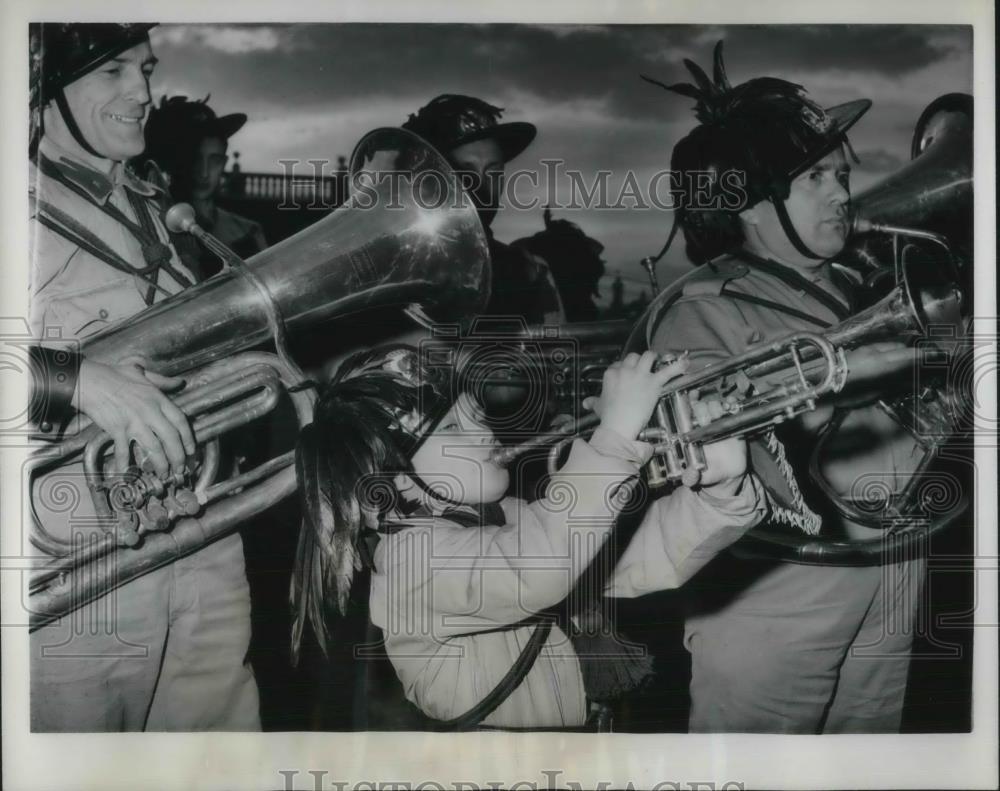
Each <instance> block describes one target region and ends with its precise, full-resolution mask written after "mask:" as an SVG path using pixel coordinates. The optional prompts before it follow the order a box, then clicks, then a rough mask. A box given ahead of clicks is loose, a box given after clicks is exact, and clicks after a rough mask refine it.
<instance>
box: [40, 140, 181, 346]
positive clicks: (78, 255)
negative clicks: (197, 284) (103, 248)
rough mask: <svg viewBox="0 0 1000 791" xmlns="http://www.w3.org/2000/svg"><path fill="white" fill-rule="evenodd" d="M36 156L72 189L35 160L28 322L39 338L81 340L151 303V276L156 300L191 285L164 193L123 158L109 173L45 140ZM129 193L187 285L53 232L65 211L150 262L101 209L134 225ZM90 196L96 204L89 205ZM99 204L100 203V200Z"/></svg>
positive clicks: (130, 256) (117, 248)
mask: <svg viewBox="0 0 1000 791" xmlns="http://www.w3.org/2000/svg"><path fill="white" fill-rule="evenodd" d="M39 154H40V155H41V156H44V157H46V158H47V160H48V161H49V162H50V163H51V165H52V166H54V167H55V168H57V169H58V170H59V172H60V173H61V174H62V175H63V177H64V178H65V179H67V180H68V181H69V182H70V183H71V184H72V185H74V186H75V187H76V189H77V190H79V191H82V192H83V193H85V194H86V195H87V196H89V199H87V198H84V197H82V196H81V194H80V193H79V192H77V191H74V189H72V188H70V187H67V186H66V185H65V184H63V183H60V181H58V180H56V179H54V178H52V177H51V176H50V175H49V174H48V173H47V172H45V171H43V170H42V169H40V168H38V167H36V166H35V165H34V164H32V165H31V166H30V170H29V199H30V204H29V206H30V209H29V246H30V251H31V277H30V308H29V315H30V325H31V329H32V333H33V334H34V335H35V337H38V338H42V339H45V340H46V342H52V340H53V336H54V335H58V336H60V337H61V338H63V339H83V338H86V337H88V336H90V335H93V334H94V333H96V332H98V331H100V330H102V329H104V328H105V327H108V326H110V325H112V324H114V323H116V322H118V321H121V320H123V319H127V318H129V317H131V316H133V315H135V314H136V313H138V312H139V311H141V310H143V309H144V308H145V307H147V304H146V295H147V294H148V293H149V291H150V281H151V280H152V281H153V282H154V283H155V287H154V288H153V289H152V291H153V294H152V300H153V301H154V302H158V301H160V300H162V299H165V298H166V297H167V296H169V295H171V294H174V293H176V292H178V291H180V290H181V289H182V288H184V287H185V286H187V285H189V284H190V283H193V282H194V277H193V276H192V273H191V271H190V270H189V269H188V268H187V267H186V266H185V265H184V264H183V263H182V262H181V259H180V258H179V257H178V255H177V252H176V250H174V248H173V247H172V245H171V244H170V237H169V234H168V233H167V231H166V228H165V227H164V226H163V222H162V219H161V217H160V210H159V206H160V204H159V201H160V200H161V199H162V197H163V195H162V193H161V192H160V191H159V190H158V189H157V188H156V187H154V186H153V185H151V184H149V183H148V182H145V181H143V180H141V179H139V178H138V177H136V176H135V175H134V174H133V173H132V172H131V171H130V170H129V169H128V168H126V167H125V166H123V165H122V164H120V163H118V164H116V165H115V166H114V168H113V169H112V170H111V172H110V174H104V173H101V172H100V171H98V170H95V169H94V168H93V166H92V165H91V164H90V163H88V162H86V161H84V160H82V159H80V158H77V157H75V156H73V155H72V154H70V153H68V152H66V151H64V150H62V149H60V148H59V147H57V146H56V145H54V144H53V143H52V142H51V141H50V140H49V139H47V138H44V137H43V138H42V141H41V144H40V146H39ZM128 192H131V193H132V194H133V196H135V197H138V198H139V199H140V201H139V202H140V204H141V205H142V206H144V207H149V208H151V209H152V211H151V212H150V215H149V216H150V218H151V221H152V227H153V228H154V229H155V233H156V235H157V237H158V239H159V241H160V242H162V244H164V245H165V246H166V248H167V250H168V251H169V254H170V266H171V267H172V268H173V269H174V270H175V271H176V272H177V273H178V274H179V275H180V278H181V279H183V281H184V282H180V281H179V280H178V279H176V278H175V277H173V276H172V275H171V274H170V273H169V272H168V271H167V270H166V269H160V270H159V271H158V272H156V273H155V277H154V276H150V277H149V278H145V279H144V278H143V277H140V276H139V275H138V274H129V273H127V272H124V271H119V270H118V269H115V268H114V267H112V266H111V265H109V264H108V263H106V262H105V261H103V260H101V259H100V258H99V257H97V256H95V255H93V254H91V253H90V252H88V251H87V250H86V249H83V248H82V247H81V246H80V245H79V244H76V243H74V242H73V241H70V240H69V239H67V238H66V237H65V236H63V235H61V234H60V233H59V232H57V231H54V230H52V228H51V227H50V225H51V223H52V222H53V221H55V222H56V223H57V224H58V218H59V217H60V216H61V213H64V214H65V215H67V216H68V217H69V218H71V219H72V220H73V221H75V223H77V224H78V225H79V226H82V227H83V228H85V229H86V230H87V231H89V232H90V233H91V234H93V236H94V237H96V238H97V239H99V240H100V241H101V242H103V243H104V244H105V245H107V247H108V248H110V249H111V250H112V251H113V252H114V253H116V254H117V255H118V256H120V257H121V258H122V259H124V260H125V261H127V262H129V263H130V264H132V265H133V266H135V267H136V269H137V270H138V269H142V268H144V267H145V265H146V264H145V259H144V256H143V246H142V244H141V243H140V242H139V240H137V239H136V238H135V236H134V235H133V234H132V233H131V231H130V230H129V229H128V228H127V227H125V226H124V225H122V224H121V223H119V222H117V221H116V220H115V219H114V218H112V217H111V216H109V215H108V214H106V213H105V212H103V211H102V210H101V209H100V208H99V205H100V204H106V203H110V204H111V205H112V206H113V207H115V208H117V209H118V210H120V211H121V212H122V213H123V214H124V215H126V216H127V217H128V218H129V219H131V220H132V221H133V222H137V221H138V219H139V218H137V217H136V214H135V211H134V210H133V205H132V201H130V199H129V196H128V194H127V193H128ZM92 201H93V202H92ZM95 203H96V204H98V205H95Z"/></svg>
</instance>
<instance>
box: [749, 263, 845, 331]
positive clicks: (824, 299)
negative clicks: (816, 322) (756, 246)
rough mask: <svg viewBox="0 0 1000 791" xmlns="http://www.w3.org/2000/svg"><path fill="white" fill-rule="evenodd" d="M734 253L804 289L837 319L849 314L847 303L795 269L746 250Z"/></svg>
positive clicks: (762, 269) (795, 286)
mask: <svg viewBox="0 0 1000 791" xmlns="http://www.w3.org/2000/svg"><path fill="white" fill-rule="evenodd" d="M735 255H737V256H739V258H740V259H742V260H743V261H745V262H746V263H747V265H749V266H752V267H753V268H754V269H756V270H758V271H760V272H765V273H767V274H769V275H771V276H772V277H775V278H777V279H778V280H780V281H782V282H783V283H785V284H786V285H788V286H791V287H792V288H796V289H799V290H800V291H804V292H805V293H807V294H808V295H809V296H811V297H812V298H813V299H815V300H816V301H817V302H819V303H820V304H821V305H824V306H825V307H826V308H827V309H829V311H830V312H831V313H833V315H834V316H836V317H837V319H838V320H839V321H843V320H844V319H846V318H847V317H848V316H850V315H851V309H850V305H849V304H848V305H844V303H843V302H841V301H840V300H838V299H837V298H836V297H834V296H833V295H832V294H830V293H828V292H827V291H826V290H824V289H822V288H820V287H819V286H817V285H816V284H815V283H812V282H810V281H809V280H807V279H806V278H804V277H803V276H802V275H800V274H799V273H798V272H796V271H795V270H793V269H790V268H789V267H787V266H782V265H781V264H778V263H775V262H774V261H768V260H767V259H764V258H760V257H759V256H756V255H753V254H752V253H749V252H747V251H746V250H740V251H738V252H737V253H735ZM844 299H845V301H848V302H849V300H848V297H846V296H845V297H844ZM827 326H829V325H827Z"/></svg>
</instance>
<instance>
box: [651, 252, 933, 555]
mask: <svg viewBox="0 0 1000 791" xmlns="http://www.w3.org/2000/svg"><path fill="white" fill-rule="evenodd" d="M766 263H768V264H769V265H770V267H771V268H772V269H773V267H776V266H780V265H778V264H775V263H774V262H766ZM825 266H830V265H829V264H827V265H825ZM841 272H842V270H840V271H838V272H837V275H838V276H839V275H840V273H841ZM813 278H814V279H813V282H814V283H815V284H818V283H819V280H820V278H819V270H817V272H816V273H815V275H814V276H813ZM830 284H831V280H827V285H826V287H825V288H826V293H825V298H823V299H817V297H816V296H814V295H813V294H812V293H810V292H809V291H807V290H804V289H800V288H796V287H795V286H794V285H793V284H790V283H789V282H786V281H785V280H783V279H781V278H779V277H776V276H775V275H774V274H773V273H772V272H771V271H768V270H766V269H763V268H759V267H758V266H756V265H755V262H754V260H753V259H752V258H749V257H748V258H747V259H742V258H740V257H735V256H722V257H720V258H718V259H715V260H714V261H711V262H709V263H707V264H705V265H703V266H702V267H701V268H700V269H699V270H696V271H695V272H694V273H692V274H691V275H689V276H688V277H687V278H686V280H685V282H684V284H683V287H682V290H681V292H680V294H679V295H678V296H676V298H674V299H673V301H672V302H671V301H670V300H671V297H670V296H667V295H666V294H665V295H664V296H667V299H666V302H668V304H667V305H666V306H665V308H661V312H660V315H659V318H658V321H657V322H656V323H655V324H654V325H653V326H651V327H650V328H649V331H648V337H649V339H650V343H651V348H653V349H655V350H657V351H667V350H670V351H673V352H676V353H679V352H682V351H684V350H687V351H689V352H690V355H691V360H692V363H694V364H693V365H692V367H691V370H692V371H696V370H698V369H699V368H701V367H703V366H705V365H710V364H712V363H715V362H719V361H721V360H727V359H730V358H732V357H733V356H735V355H739V354H743V353H744V352H745V351H746V350H747V349H748V348H750V347H751V346H754V345H755V344H759V343H761V342H764V341H771V340H775V339H777V338H781V337H783V336H786V335H789V334H790V333H793V332H800V331H804V330H805V331H810V332H819V333H822V332H824V330H825V329H826V328H828V327H830V326H833V325H835V324H837V323H839V322H840V321H841V320H842V319H843V318H844V317H846V316H847V315H849V313H850V312H851V309H852V306H851V304H850V300H849V298H848V296H847V295H846V294H845V293H843V291H842V290H840V289H838V288H837V287H836V286H831V285H830ZM831 300H834V301H833V302H831ZM775 306H780V307H782V308H783V309H782V310H778V309H777V308H776V307H775ZM778 436H779V438H780V439H781V440H782V442H783V443H784V446H785V449H786V451H787V454H788V461H789V462H790V463H791V464H792V467H793V468H794V469H795V479H796V481H797V482H798V484H799V486H800V487H802V491H803V494H805V495H806V502H807V504H808V505H810V506H811V507H812V508H814V509H816V510H817V511H823V513H822V516H823V517H824V525H823V530H824V532H827V531H829V530H832V531H835V532H840V531H843V530H848V531H852V534H853V535H854V536H855V537H871V536H870V535H869V534H873V535H878V533H875V532H874V531H871V530H867V529H865V528H858V526H857V525H854V524H853V523H847V522H846V520H841V519H840V517H839V516H838V515H836V514H835V513H833V512H832V509H829V508H825V507H824V506H825V504H824V503H823V502H819V501H818V500H817V498H816V497H815V492H813V493H810V491H809V489H810V486H809V480H808V472H807V471H806V465H807V464H808V459H809V452H810V451H811V449H812V444H813V443H814V438H813V437H812V436H809V435H807V434H805V433H804V432H802V431H800V430H799V431H797V430H796V427H795V424H794V422H793V424H792V425H789V426H786V427H783V428H782V429H780V430H779V431H778ZM828 447H829V449H830V451H831V452H830V454H829V455H828V456H826V457H825V458H824V459H823V460H822V464H821V471H822V473H823V475H824V477H825V478H826V479H827V480H828V481H829V482H830V484H832V486H833V488H834V490H835V491H837V492H838V493H840V494H841V495H842V496H848V497H851V498H860V497H863V496H865V494H866V492H870V491H873V490H879V491H891V492H895V491H898V490H900V489H902V487H903V486H904V485H905V483H906V481H907V480H908V478H909V473H910V472H912V471H913V469H914V468H915V466H916V464H917V462H918V461H919V460H920V457H921V454H920V453H919V452H917V443H916V441H915V440H914V439H913V437H912V436H911V435H910V434H909V433H908V432H907V431H905V430H904V429H902V428H901V427H900V426H899V425H898V424H896V423H895V422H894V421H893V420H892V419H891V418H890V417H889V416H888V415H886V414H885V412H883V411H882V410H881V409H880V408H878V407H877V406H876V405H871V406H864V407H859V408H857V409H854V410H852V411H851V412H850V413H849V414H848V415H847V416H846V417H845V419H844V421H843V423H842V424H841V426H840V428H839V430H838V432H837V434H836V435H835V436H834V437H832V438H831V441H830V443H829V445H828ZM751 464H752V466H753V469H754V470H755V472H757V474H758V475H759V476H760V477H761V479H762V480H763V481H764V483H765V485H766V487H767V488H768V491H769V492H770V494H771V496H772V498H774V502H775V503H777V504H778V505H781V506H788V505H789V504H790V501H791V499H792V497H791V492H790V491H789V488H788V486H787V484H786V483H785V482H784V476H783V475H782V474H781V473H780V472H779V470H778V467H777V465H776V463H775V461H774V458H773V455H772V454H771V453H769V452H768V451H767V450H766V449H765V448H764V445H763V443H762V442H760V441H755V442H753V443H751Z"/></svg>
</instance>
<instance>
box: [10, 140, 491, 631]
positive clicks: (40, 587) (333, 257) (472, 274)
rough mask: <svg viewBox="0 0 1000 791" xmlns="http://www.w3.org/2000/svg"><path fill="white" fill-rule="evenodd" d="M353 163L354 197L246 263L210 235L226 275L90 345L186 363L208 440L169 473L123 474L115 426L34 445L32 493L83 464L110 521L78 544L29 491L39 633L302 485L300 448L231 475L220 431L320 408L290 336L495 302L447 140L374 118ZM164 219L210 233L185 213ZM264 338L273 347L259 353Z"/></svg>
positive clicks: (117, 356)
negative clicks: (51, 525)
mask: <svg viewBox="0 0 1000 791" xmlns="http://www.w3.org/2000/svg"><path fill="white" fill-rule="evenodd" d="M401 169H405V174H404V177H403V178H399V175H400V173H399V171H400V170H401ZM385 171H393V172H395V175H396V178H393V179H390V180H386V179H384V178H382V177H381V176H382V174H383V173H384V172H385ZM351 174H352V175H351V186H352V195H351V197H350V199H349V200H348V201H347V202H346V203H345V205H343V206H341V207H340V208H338V209H336V210H335V211H334V212H333V213H331V214H330V215H329V216H328V217H326V218H324V219H323V220H321V221H319V222H317V223H316V224H315V225H312V226H311V227H309V228H307V229H306V230H304V231H302V232H300V233H298V234H297V235H295V236H293V237H291V238H289V239H287V240H285V241H283V242H281V243H279V244H277V245H275V246H274V247H270V248H268V249H267V250H265V251H263V252H261V253H259V254H257V255H255V256H253V257H252V258H250V259H249V260H247V261H245V262H243V261H241V260H240V259H239V258H238V257H236V256H235V254H233V253H232V252H231V251H228V250H227V249H226V248H224V246H221V243H218V242H217V240H212V239H210V238H208V239H206V241H207V242H208V243H209V246H210V249H212V250H213V252H218V253H219V254H220V255H221V257H222V258H223V261H224V263H225V264H226V266H225V268H224V269H223V271H221V272H220V273H219V274H217V275H215V276H214V277H212V278H210V279H209V280H207V281H205V282H203V283H200V284H198V285H197V286H194V287H193V288H190V289H187V290H186V291H182V292H180V293H178V294H176V295H174V296H172V297H170V298H169V299H166V300H164V301H163V302H160V303H157V304H155V305H153V306H152V307H150V308H148V309H147V310H144V311H142V312H141V313H139V314H137V315H135V316H133V317H132V318H130V319H128V320H126V321H123V322H121V323H119V324H117V325H114V326H112V327H110V328H108V329H107V330H105V331H103V332H100V333H98V334H97V335H94V336H92V337H90V338H88V339H87V340H85V341H84V342H83V343H82V344H81V347H80V351H81V354H82V355H83V356H84V357H86V358H87V359H90V360H95V361H98V362H104V363H111V364H123V363H137V364H139V365H141V366H142V367H143V368H144V369H146V370H149V371H154V372H156V373H160V374H164V375H171V376H176V375H182V376H183V377H184V379H185V388H184V390H183V391H181V393H180V394H179V395H178V396H176V397H174V400H175V403H176V404H177V405H178V406H179V407H180V408H181V410H182V411H184V413H185V414H186V415H187V416H188V419H189V421H190V422H191V427H192V431H193V433H194V436H195V439H196V442H197V443H198V448H199V451H198V453H197V454H196V458H193V459H190V460H189V464H188V465H187V469H185V470H181V471H172V472H171V475H170V477H169V478H167V479H165V480H164V479H161V478H160V477H159V476H157V475H156V473H155V472H154V471H153V470H152V469H150V468H148V465H146V466H145V467H143V466H137V467H133V468H131V469H130V470H129V471H128V472H127V473H126V474H125V475H114V476H113V475H111V474H109V473H107V472H106V471H105V455H106V453H107V452H108V450H109V449H110V447H111V445H112V440H111V438H110V437H109V436H108V435H107V434H106V433H104V432H102V431H101V430H100V429H99V428H98V427H97V426H95V425H93V424H90V425H87V424H86V421H85V420H83V421H81V422H80V423H79V424H78V425H77V426H76V427H75V431H73V432H66V433H64V435H63V438H62V439H61V440H60V441H58V442H57V443H55V444H54V445H50V446H48V447H45V448H41V449H40V450H39V451H38V452H36V453H35V454H34V455H33V458H32V463H31V476H32V491H33V492H34V491H35V484H36V483H37V484H38V486H39V487H40V488H39V491H42V490H44V486H45V481H46V476H50V477H52V476H55V475H57V474H58V472H59V470H61V469H65V468H66V467H67V466H69V465H77V467H79V466H80V465H82V468H83V471H84V473H85V476H86V481H87V488H88V490H89V491H88V494H89V497H90V499H91V500H92V502H93V506H94V511H95V512H96V515H97V517H98V521H99V523H100V525H99V531H96V532H95V533H94V534H93V535H91V536H89V537H88V538H87V540H86V541H85V542H84V543H83V544H82V545H81V544H80V543H79V542H71V541H67V540H66V539H65V538H62V537H57V536H55V535H53V534H51V533H50V532H49V531H46V529H45V527H44V525H43V524H42V523H41V520H39V519H38V518H37V510H36V504H35V502H34V501H32V515H33V517H35V518H33V520H32V521H33V524H32V528H31V533H30V541H31V543H32V544H33V545H34V546H35V547H36V548H37V549H38V550H40V551H41V552H42V553H43V562H42V563H41V564H40V565H39V566H37V567H36V569H35V570H34V571H33V573H32V576H31V579H30V582H29V594H30V596H29V609H30V624H31V628H32V629H36V628H38V627H40V626H42V625H44V624H45V623H48V622H49V621H51V620H54V619H56V618H58V617H60V616H62V615H64V614H66V613H69V612H72V611H73V610H74V609H76V608H78V607H81V606H83V605H84V604H86V603H88V602H90V601H92V600H94V599H96V598H98V597H100V596H102V595H104V594H105V593H107V592H109V591H110V590H112V589H114V588H117V587H119V586H120V585H122V584H124V583H126V582H129V581H130V580H132V579H135V578H137V577H140V576H142V575H143V574H146V573H148V572H150V571H152V570H154V569H156V568H159V567H161V566H163V565H166V564H168V563H171V562H173V561H175V560H177V559H179V558H180V557H183V556H185V555H188V554H190V553H193V552H196V551H197V550H199V549H201V548H202V547H203V546H205V545H206V544H208V543H210V542H212V541H214V540H216V539H218V538H221V537H222V536H224V535H226V534H228V533H230V532H232V531H233V530H235V529H236V527H237V526H238V525H240V524H241V523H242V522H244V521H246V520H247V519H249V518H251V517H252V516H254V515H255V514H257V513H259V512H261V511H263V510H264V509H266V508H268V507H269V506H271V505H273V504H274V503H276V502H278V501H279V500H281V499H283V498H284V497H287V496H288V495H290V494H292V493H293V492H294V491H295V489H296V479H295V468H294V458H293V456H294V454H293V452H291V451H289V452H287V453H284V454H281V455H278V456H276V457H274V458H271V459H269V460H267V461H265V462H263V463H261V464H259V465H258V466H257V467H255V468H254V469H251V470H248V471H246V472H240V473H238V474H234V475H233V476H232V477H226V476H225V475H224V474H222V473H221V471H220V466H221V465H220V449H219V440H220V439H221V438H222V437H223V436H225V435H227V434H229V433H231V432H234V431H240V430H244V429H245V427H247V426H248V425H249V424H250V423H251V422H252V421H254V420H256V419H258V418H260V417H261V416H263V415H266V414H268V413H269V412H270V411H271V410H273V409H274V408H275V406H276V404H277V403H278V401H279V400H280V399H281V398H282V397H287V398H289V399H290V400H291V403H292V405H293V407H294V410H295V415H296V420H297V422H298V424H299V426H300V427H301V426H303V425H305V424H307V423H309V422H311V420H312V409H313V403H314V398H315V397H314V395H313V393H312V392H311V391H310V389H309V387H308V383H306V382H304V377H303V376H302V373H301V371H299V369H298V366H297V365H296V364H295V363H294V361H293V360H291V359H290V357H289V356H288V353H287V351H286V349H285V347H284V341H285V338H286V336H294V335H296V334H300V333H301V332H303V331H304V330H308V329H310V328H314V327H316V326H317V325H319V324H320V323H323V322H333V321H336V320H338V319H342V318H343V317H345V316H350V315H352V314H357V313H361V312H363V311H366V310H370V309H373V308H390V307H398V308H400V309H405V310H409V311H411V314H412V315H415V316H418V315H427V316H429V317H430V318H432V319H433V320H436V321H457V320H460V319H463V318H465V317H467V316H469V315H471V314H474V313H476V312H478V311H480V310H482V309H483V308H484V307H485V304H486V301H487V300H488V298H489V282H490V278H489V268H490V259H489V252H488V245H487V240H486V236H485V233H484V231H483V229H482V225H481V224H480V222H479V219H478V217H477V214H476V212H475V210H474V208H473V207H472V205H471V203H470V202H469V201H468V199H467V198H466V197H465V196H464V194H463V193H462V192H461V190H460V189H459V187H458V181H457V178H456V177H455V176H454V174H453V173H452V171H451V169H450V167H449V166H448V164H447V163H446V161H445V160H444V158H443V157H442V156H441V155H440V154H438V152H436V151H435V150H434V149H433V148H432V147H431V146H429V145H428V144H427V143H426V142H424V141H423V140H422V139H421V138H419V137H417V136H416V135H413V134H411V133H409V132H406V131H405V130H400V129H378V130H375V131H373V132H370V133H369V134H368V135H366V136H365V137H364V138H363V139H362V140H361V142H360V143H359V144H358V145H357V147H356V148H355V151H354V154H353V156H352V168H351ZM431 193H433V194H431ZM168 222H170V223H172V224H174V225H175V226H178V227H186V229H187V230H189V231H192V232H195V233H197V232H198V231H199V230H200V229H197V227H196V226H194V225H193V224H192V223H191V217H190V216H189V215H186V214H185V212H184V211H183V210H177V211H173V213H172V215H171V216H170V217H169V218H168ZM268 342H272V343H273V344H274V346H275V349H276V352H277V353H271V352H267V351H262V350H261V347H262V346H263V345H265V344H267V343H268Z"/></svg>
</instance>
